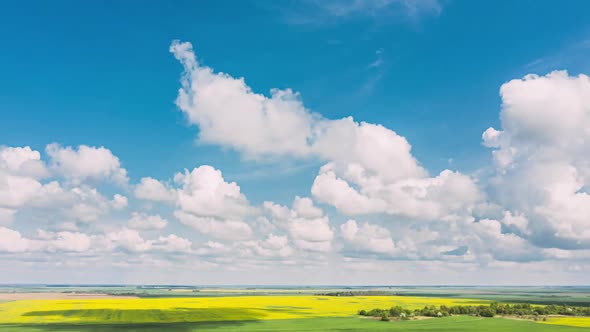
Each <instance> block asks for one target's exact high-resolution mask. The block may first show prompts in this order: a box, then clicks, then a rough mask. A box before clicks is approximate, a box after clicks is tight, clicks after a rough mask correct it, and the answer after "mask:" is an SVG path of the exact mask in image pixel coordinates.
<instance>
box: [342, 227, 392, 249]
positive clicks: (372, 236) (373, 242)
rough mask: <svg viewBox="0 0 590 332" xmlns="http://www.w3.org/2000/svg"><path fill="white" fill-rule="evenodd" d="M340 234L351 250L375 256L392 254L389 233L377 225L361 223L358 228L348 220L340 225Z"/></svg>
mask: <svg viewBox="0 0 590 332" xmlns="http://www.w3.org/2000/svg"><path fill="white" fill-rule="evenodd" d="M340 233H341V234H342V238H343V239H344V240H345V241H346V242H347V243H348V244H349V245H351V246H352V248H353V250H359V251H361V252H363V251H367V252H372V253H377V254H392V253H393V252H394V250H395V245H394V243H393V240H392V239H391V234H390V233H389V231H388V230H387V229H385V228H383V227H381V226H378V225H373V224H369V223H363V224H361V226H360V227H359V226H358V225H357V223H356V221H355V220H348V221H347V222H346V223H344V224H342V225H340Z"/></svg>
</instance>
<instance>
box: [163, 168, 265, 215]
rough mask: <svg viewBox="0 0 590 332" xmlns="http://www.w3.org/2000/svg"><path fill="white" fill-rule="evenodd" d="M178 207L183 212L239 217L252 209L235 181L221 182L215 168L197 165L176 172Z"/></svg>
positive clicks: (219, 174)
mask: <svg viewBox="0 0 590 332" xmlns="http://www.w3.org/2000/svg"><path fill="white" fill-rule="evenodd" d="M174 181H175V182H176V183H179V184H181V186H182V187H181V188H180V189H178V190H177V192H178V204H177V205H178V207H179V208H180V209H181V210H182V211H184V212H187V213H191V214H194V215H196V216H202V217H215V218H221V219H229V218H241V217H243V216H246V215H249V214H251V213H252V212H253V211H254V210H253V208H252V207H251V206H250V204H249V202H248V200H247V199H246V196H244V195H243V194H242V193H241V192H240V187H239V186H238V185H237V184H236V183H235V182H231V183H229V182H225V180H224V179H223V176H222V174H221V172H220V171H219V170H216V169H215V168H213V167H211V166H207V165H204V166H200V167H198V168H195V169H193V170H192V171H191V172H189V171H188V170H185V172H184V173H177V174H176V175H175V177H174Z"/></svg>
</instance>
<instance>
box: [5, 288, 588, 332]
mask: <svg viewBox="0 0 590 332" xmlns="http://www.w3.org/2000/svg"><path fill="white" fill-rule="evenodd" d="M9 291H10V292H8V293H7V292H6V291H5V293H4V294H1V293H0V332H49V331H53V332H57V331H69V332H89V331H90V332H91V331H96V332H103V331H104V332H106V331H182V332H188V331H197V330H198V331H331V330H333V331H336V330H337V331H385V330H387V331H548V332H551V331H557V332H558V331H581V330H587V329H588V328H589V327H590V318H588V317H561V316H550V317H547V319H546V320H545V321H538V322H533V321H531V320H530V319H521V318H518V317H506V318H500V317H496V318H483V317H473V316H468V315H454V316H452V317H443V318H426V317H424V318H414V319H412V320H407V321H400V320H397V321H390V322H382V321H379V320H378V319H374V318H371V317H361V316H358V315H357V313H358V312H359V310H361V309H367V308H389V307H393V306H402V307H404V308H407V309H412V310H414V309H421V308H424V307H425V306H441V305H444V306H449V307H451V306H478V305H489V303H490V301H489V300H487V299H470V298H467V297H466V296H465V293H462V294H461V296H449V297H437V296H433V294H430V296H407V295H403V296H400V295H375V296H369V295H362V296H361V295H354V296H329V295H318V294H325V293H330V292H332V294H337V293H338V292H335V293H334V289H330V290H329V291H330V292H327V291H326V289H296V288H287V289H262V288H261V289H247V290H244V289H233V288H231V289H230V288H228V289H200V290H199V291H195V290H194V289H190V288H186V289H185V288H182V289H173V288H169V289H157V290H156V291H154V290H148V291H147V292H145V290H143V289H142V290H137V289H136V290H133V289H132V288H123V289H116V288H109V289H108V290H105V289H102V290H101V288H100V287H99V288H94V289H88V288H74V289H72V288H68V287H65V288H52V289H48V288H44V287H39V288H36V289H32V288H29V289H26V292H23V291H22V289H20V292H19V290H15V289H12V290H9ZM412 291H415V290H412ZM420 291H423V292H426V291H424V290H420ZM134 292H137V293H140V294H143V297H139V296H134ZM150 292H151V293H150ZM369 292H379V293H381V292H384V290H383V289H379V290H378V291H375V289H371V290H370V291H369V290H366V289H365V290H362V292H361V293H369ZM519 292H521V293H523V291H522V290H519ZM564 292H566V291H564ZM109 293H115V294H119V295H117V296H115V295H108V294H109ZM158 295H159V296H158ZM191 295H193V296H191ZM537 295H538V296H540V295H539V294H537ZM562 296H566V297H567V296H570V295H562ZM2 299H4V300H5V301H2ZM7 299H8V300H7ZM575 299H576V301H574V302H576V303H581V302H583V301H585V300H587V298H585V297H584V296H577V297H576V298H575ZM584 299H585V300H584Z"/></svg>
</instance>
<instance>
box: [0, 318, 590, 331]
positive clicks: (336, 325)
mask: <svg viewBox="0 0 590 332" xmlns="http://www.w3.org/2000/svg"><path fill="white" fill-rule="evenodd" d="M588 330H589V329H587V328H575V327H568V326H559V325H545V324H537V323H533V322H528V321H516V320H509V319H502V318H477V317H468V316H461V317H459V316H457V317H449V318H440V319H427V320H421V321H402V322H399V321H397V322H380V321H376V320H372V319H363V318H357V317H351V318H310V319H294V320H266V321H264V320H263V321H246V322H218V323H175V324H133V325H121V324H118V325H105V324H101V325H59V324H51V325H43V326H26V325H11V326H7V325H0V332H110V331H123V332H135V331H137V332H156V331H166V332H167V331H170V332H192V331H243V332H253V331H266V332H270V331H410V332H426V331H434V332H463V331H465V332H467V331H469V332H473V331H481V332H512V331H514V332H521V331H523V332H527V331H535V332H537V331H538V332H576V331H588Z"/></svg>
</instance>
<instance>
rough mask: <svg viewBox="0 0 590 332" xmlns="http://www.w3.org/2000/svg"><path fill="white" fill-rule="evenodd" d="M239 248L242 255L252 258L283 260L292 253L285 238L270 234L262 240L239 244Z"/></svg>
mask: <svg viewBox="0 0 590 332" xmlns="http://www.w3.org/2000/svg"><path fill="white" fill-rule="evenodd" d="M239 246H240V252H241V254H242V255H245V256H253V257H254V258H269V257H278V258H285V257H289V256H291V255H293V253H294V250H293V248H291V247H290V246H289V240H288V239H287V237H286V236H277V235H274V234H272V233H271V234H269V235H268V236H267V238H266V239H264V240H261V241H245V242H241V243H240V245H239Z"/></svg>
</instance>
